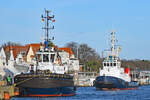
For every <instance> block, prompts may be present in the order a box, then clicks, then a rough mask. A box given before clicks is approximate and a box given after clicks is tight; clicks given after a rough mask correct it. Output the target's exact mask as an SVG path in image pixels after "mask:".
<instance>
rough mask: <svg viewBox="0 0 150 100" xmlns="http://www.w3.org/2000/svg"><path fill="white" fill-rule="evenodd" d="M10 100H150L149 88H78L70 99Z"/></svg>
mask: <svg viewBox="0 0 150 100" xmlns="http://www.w3.org/2000/svg"><path fill="white" fill-rule="evenodd" d="M11 100H150V86H141V87H139V89H138V90H120V91H96V89H95V88H94V87H80V88H78V89H77V92H76V96H71V97H30V98H29V97H25V98H21V97H19V98H11Z"/></svg>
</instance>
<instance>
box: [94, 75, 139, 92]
mask: <svg viewBox="0 0 150 100" xmlns="http://www.w3.org/2000/svg"><path fill="white" fill-rule="evenodd" d="M94 86H95V87H96V89H100V90H130V89H137V88H138V83H137V82H125V81H124V80H122V79H120V78H116V77H112V76H98V77H97V78H96V80H95V83H94Z"/></svg>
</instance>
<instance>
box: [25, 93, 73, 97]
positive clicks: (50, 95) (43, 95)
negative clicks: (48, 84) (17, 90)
mask: <svg viewBox="0 0 150 100" xmlns="http://www.w3.org/2000/svg"><path fill="white" fill-rule="evenodd" d="M73 95H75V93H73V94H29V95H25V96H27V97H58V96H73Z"/></svg>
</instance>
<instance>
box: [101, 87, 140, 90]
mask: <svg viewBox="0 0 150 100" xmlns="http://www.w3.org/2000/svg"><path fill="white" fill-rule="evenodd" d="M136 89H138V87H135V88H112V89H108V88H103V90H113V91H116V90H136Z"/></svg>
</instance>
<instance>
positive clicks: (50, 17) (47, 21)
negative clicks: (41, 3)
mask: <svg viewBox="0 0 150 100" xmlns="http://www.w3.org/2000/svg"><path fill="white" fill-rule="evenodd" d="M50 13H51V11H50V10H46V9H45V16H43V15H41V17H42V21H45V24H46V25H45V27H44V28H42V29H45V30H46V39H45V40H46V41H49V29H54V26H52V27H49V21H51V22H55V20H54V15H51V16H50V15H49V14H50Z"/></svg>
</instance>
